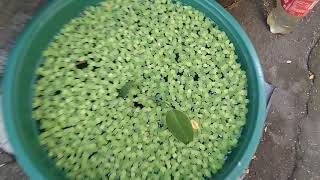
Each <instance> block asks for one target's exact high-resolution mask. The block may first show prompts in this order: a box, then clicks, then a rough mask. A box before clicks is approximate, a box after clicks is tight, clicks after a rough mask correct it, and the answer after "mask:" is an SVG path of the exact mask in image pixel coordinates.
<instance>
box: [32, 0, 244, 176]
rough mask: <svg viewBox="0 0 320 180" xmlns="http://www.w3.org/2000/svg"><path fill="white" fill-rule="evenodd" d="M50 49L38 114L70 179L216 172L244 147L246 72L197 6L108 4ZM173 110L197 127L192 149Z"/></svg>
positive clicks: (44, 140)
mask: <svg viewBox="0 0 320 180" xmlns="http://www.w3.org/2000/svg"><path fill="white" fill-rule="evenodd" d="M43 55H44V57H45V61H44V62H43V63H42V64H41V66H40V67H39V68H38V70H37V75H38V80H37V81H36V84H35V87H34V94H35V97H34V98H33V108H34V110H33V117H34V118H35V119H37V120H39V122H40V129H41V133H40V135H39V140H40V142H41V144H43V145H45V146H46V147H47V148H48V153H49V156H51V157H52V158H53V159H54V160H55V161H56V164H57V166H58V167H59V168H61V169H62V170H64V171H65V173H66V175H67V176H68V177H69V178H71V179H99V178H102V179H105V178H108V179H119V178H120V179H146V178H147V177H148V178H149V179H158V178H159V177H163V178H164V179H171V177H174V179H179V178H181V177H187V178H190V179H199V178H203V177H209V176H211V175H212V174H213V173H215V172H216V171H217V170H219V169H220V168H221V167H222V165H223V164H224V162H225V158H226V157H227V154H228V152H230V150H231V149H232V148H233V147H235V146H236V145H237V138H238V137H239V135H240V132H241V128H242V127H243V125H244V124H245V122H246V113H247V107H246V106H247V103H248V100H247V91H246V86H247V82H246V74H245V72H244V71H242V70H241V67H240V64H238V63H237V61H236V60H237V55H236V54H235V47H234V45H233V44H232V43H231V42H230V41H229V40H228V37H227V36H226V34H225V33H224V32H222V31H220V30H219V29H218V27H216V26H215V25H214V23H213V22H212V21H211V20H209V19H208V18H205V16H204V15H203V14H202V13H200V12H199V11H197V10H195V9H193V8H191V7H189V6H182V5H181V4H180V3H172V2H171V1H170V0H156V1H151V0H109V1H105V2H103V3H102V4H100V5H99V6H95V7H89V8H87V9H86V10H85V11H84V12H83V14H82V15H81V16H80V17H78V18H74V19H73V20H71V22H70V23H68V24H67V25H65V27H64V28H63V29H62V31H61V33H60V34H59V35H57V36H56V37H55V39H54V40H53V42H52V43H51V44H50V46H49V47H48V48H47V50H46V51H45V52H44V54H43ZM128 82H134V83H133V85H130V88H123V87H126V85H128ZM119 93H121V94H119ZM161 102H166V103H167V105H166V106H163V105H162V104H163V103H161ZM172 109H178V110H180V111H183V112H185V113H186V115H187V116H188V117H189V118H190V119H194V120H196V121H197V122H198V124H199V127H200V129H199V131H198V133H197V134H196V135H195V137H194V140H193V141H192V142H190V143H189V144H187V145H185V144H184V143H182V142H180V141H178V140H177V139H175V137H173V136H172V134H171V133H170V132H169V131H168V129H167V127H166V123H165V113H166V112H168V111H170V110H172Z"/></svg>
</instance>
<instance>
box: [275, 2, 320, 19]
mask: <svg viewBox="0 0 320 180" xmlns="http://www.w3.org/2000/svg"><path fill="white" fill-rule="evenodd" d="M318 2H319V0H281V6H282V7H283V9H284V10H285V11H286V12H288V13H289V14H290V15H293V16H300V17H301V16H306V15H307V14H308V13H309V12H310V10H311V9H312V8H313V7H314V6H315V5H316V4H317V3H318Z"/></svg>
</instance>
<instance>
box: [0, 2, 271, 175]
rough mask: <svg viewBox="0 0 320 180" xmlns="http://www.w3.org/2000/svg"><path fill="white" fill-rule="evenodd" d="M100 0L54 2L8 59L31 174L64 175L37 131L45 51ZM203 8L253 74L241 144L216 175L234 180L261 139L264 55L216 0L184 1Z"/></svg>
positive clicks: (14, 136) (20, 152)
mask: <svg viewBox="0 0 320 180" xmlns="http://www.w3.org/2000/svg"><path fill="white" fill-rule="evenodd" d="M100 1H101V0H55V1H50V2H49V3H48V4H47V5H46V7H44V8H43V9H42V10H41V11H40V12H39V13H38V14H37V15H36V16H35V17H34V18H33V19H32V20H31V22H30V23H29V24H28V25H27V27H26V28H25V30H24V32H23V33H22V34H21V35H20V37H19V38H18V40H17V42H16V45H15V47H14V48H13V49H12V51H11V53H10V56H9V58H8V60H7V66H6V72H5V79H4V83H3V91H4V95H3V112H4V119H5V126H6V129H7V133H8V135H9V140H10V143H11V144H12V146H13V149H14V152H15V155H16V157H17V160H18V162H19V164H20V165H21V166H22V167H23V169H24V171H25V172H26V173H27V175H28V176H29V177H30V178H31V179H64V174H63V172H61V171H59V170H58V169H57V168H56V167H55V166H54V163H53V162H52V160H50V159H49V158H48V156H47V154H46V151H45V149H44V148H43V147H41V146H40V144H39V142H38V139H37V135H38V128H37V125H36V122H35V120H33V119H32V118H31V111H32V107H31V99H32V85H33V82H34V79H35V70H36V68H37V66H38V64H39V62H40V61H41V52H42V51H43V50H44V49H45V48H46V47H47V46H48V44H49V42H50V41H51V40H52V38H53V36H54V35H56V34H57V33H58V32H59V30H60V29H61V28H62V27H63V25H64V24H66V23H67V22H68V21H70V19H72V18H73V17H76V16H78V15H79V13H80V12H81V11H82V10H83V9H84V8H85V7H87V6H89V5H94V4H96V3H98V2H100ZM181 1H182V2H183V3H185V4H187V5H191V6H193V7H194V8H196V9H198V10H200V11H202V12H204V13H205V14H206V16H207V17H210V18H211V19H212V20H214V21H215V23H216V24H217V25H218V26H219V27H220V29H221V30H223V31H225V32H226V34H227V35H228V36H229V38H230V40H231V41H232V42H233V43H234V45H235V47H236V51H237V54H238V56H239V62H240V63H241V65H242V68H243V69H244V70H245V71H246V72H247V76H248V96H249V100H250V103H249V105H248V109H249V112H248V114H247V124H246V125H245V127H244V129H243V131H242V134H241V137H240V139H239V144H238V146H237V147H236V148H235V149H234V150H233V151H232V153H231V154H230V156H229V157H228V159H227V160H226V163H225V165H224V166H223V168H222V169H221V170H220V171H219V172H218V173H216V174H215V175H214V176H213V179H230V180H235V179H236V178H237V177H238V176H239V175H240V174H241V173H242V172H243V170H244V169H245V168H246V167H247V166H248V164H249V163H250V160H251V157H252V156H253V154H254V152H255V150H256V147H257V145H258V143H259V140H260V137H261V134H262V129H263V124H264V119H265V107H266V102H265V92H264V86H263V83H264V79H263V74H262V70H261V67H260V64H259V59H258V57H257V54H256V52H255V49H254V48H253V46H252V44H251V42H250V40H249V39H248V37H247V35H246V34H245V32H244V31H243V30H242V28H241V27H240V25H239V24H238V23H237V22H236V21H235V19H234V18H233V17H232V16H231V15H230V14H229V13H228V12H226V11H225V10H224V9H223V8H222V7H221V6H220V5H219V4H218V3H216V2H215V1H213V0H181Z"/></svg>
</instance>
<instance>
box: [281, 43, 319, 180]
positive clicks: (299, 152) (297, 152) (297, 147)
mask: <svg viewBox="0 0 320 180" xmlns="http://www.w3.org/2000/svg"><path fill="white" fill-rule="evenodd" d="M318 43H320V38H318V40H316V41H315V43H314V45H313V46H312V48H311V49H310V51H309V54H308V60H307V71H308V72H309V73H310V72H311V73H312V74H314V73H313V72H312V71H311V65H310V62H309V60H310V57H311V54H312V52H313V49H314V48H316V46H317V44H318ZM313 88H314V79H310V83H309V88H308V91H307V97H308V98H307V101H306V103H305V112H306V113H305V116H304V117H303V118H301V119H300V120H299V121H298V124H297V135H296V140H295V146H294V147H295V149H294V150H295V157H294V165H293V168H292V171H291V173H290V176H289V177H288V179H287V180H295V179H296V178H295V173H296V171H297V169H298V164H299V162H300V161H301V160H303V157H304V152H303V148H302V147H301V143H300V142H301V134H302V127H301V125H302V121H303V119H307V118H308V116H309V105H310V101H311V100H312V98H311V96H310V95H311V93H312V90H313Z"/></svg>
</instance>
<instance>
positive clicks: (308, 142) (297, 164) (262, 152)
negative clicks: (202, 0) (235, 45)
mask: <svg viewBox="0 0 320 180" xmlns="http://www.w3.org/2000/svg"><path fill="white" fill-rule="evenodd" d="M227 1H228V5H229V4H230V0H227ZM44 2H45V1H43V0H0V9H1V11H0V64H3V62H4V59H5V56H6V55H7V52H8V49H9V48H10V46H11V45H12V44H13V43H14V39H15V37H16V35H17V34H18V33H19V32H20V31H21V28H22V27H23V24H24V23H25V22H26V21H27V19H29V17H30V15H31V14H32V13H33V12H34V11H35V9H37V8H38V7H39V6H40V5H41V4H43V3H44ZM273 5H274V3H273V1H268V0H261V1H256V0H236V3H233V4H231V5H229V6H228V10H229V11H230V12H231V14H232V15H234V16H235V17H236V19H237V20H238V21H239V22H240V24H241V25H242V27H243V28H244V29H245V30H246V32H247V33H248V35H249V37H250V38H251V40H252V42H253V44H254V46H255V48H256V50H257V52H258V55H259V57H260V62H261V64H262V66H263V69H264V74H265V79H266V81H268V82H269V83H271V84H273V85H274V86H276V89H275V91H274V94H273V96H272V98H271V101H272V105H271V107H270V112H269V114H268V117H267V120H266V124H265V131H264V134H263V138H262V139H261V143H260V145H259V147H258V149H257V153H256V155H255V158H254V159H253V160H252V162H251V165H250V167H249V169H248V171H247V173H248V174H247V175H246V177H245V179H247V180H260V179H261V180H294V179H297V180H305V179H308V180H309V179H310V180H318V179H320V171H319V169H320V118H319V117H320V93H319V92H318V90H319V88H320V79H318V77H320V45H317V46H316V43H317V42H319V41H320V40H319V39H320V4H318V5H317V6H316V7H315V8H314V9H313V12H312V13H311V14H310V15H309V16H307V17H305V18H304V19H303V20H302V21H301V22H300V23H299V24H298V28H297V29H296V30H295V31H294V32H293V33H291V34H288V35H274V34H271V33H270V32H269V30H268V26H267V25H266V14H267V12H268V11H270V9H272V7H273ZM1 72H2V69H1V68H0V73H1ZM0 179H1V180H2V179H3V180H11V179H12V180H13V179H27V177H26V176H25V175H24V174H23V172H22V170H21V169H20V168H19V166H18V165H17V164H16V163H15V161H14V158H13V157H12V156H9V155H8V154H6V153H4V152H3V151H0Z"/></svg>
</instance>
